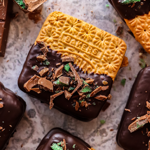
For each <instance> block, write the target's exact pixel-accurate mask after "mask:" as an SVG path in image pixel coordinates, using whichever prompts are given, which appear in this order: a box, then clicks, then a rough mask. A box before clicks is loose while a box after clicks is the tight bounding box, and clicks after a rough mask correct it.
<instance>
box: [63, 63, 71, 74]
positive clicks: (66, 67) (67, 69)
mask: <svg viewBox="0 0 150 150" xmlns="http://www.w3.org/2000/svg"><path fill="white" fill-rule="evenodd" d="M64 69H65V70H66V71H67V72H68V71H69V69H70V66H69V64H66V65H65V66H64Z"/></svg>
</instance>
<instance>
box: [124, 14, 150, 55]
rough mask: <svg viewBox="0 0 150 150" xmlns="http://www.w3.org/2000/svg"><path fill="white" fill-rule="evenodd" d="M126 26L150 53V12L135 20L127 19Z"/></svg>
mask: <svg viewBox="0 0 150 150" xmlns="http://www.w3.org/2000/svg"><path fill="white" fill-rule="evenodd" d="M125 22H126V24H127V25H128V27H129V28H130V30H131V31H132V33H133V34H134V36H135V39H136V40H137V41H138V42H139V43H140V44H141V45H142V46H143V48H144V49H145V50H146V51H147V52H148V53H150V12H149V13H148V14H145V15H143V16H137V17H136V18H134V19H131V20H128V19H125Z"/></svg>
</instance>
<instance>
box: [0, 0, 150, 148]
mask: <svg viewBox="0 0 150 150" xmlns="http://www.w3.org/2000/svg"><path fill="white" fill-rule="evenodd" d="M106 4H109V3H108V1H107V0H48V1H47V2H46V3H45V4H44V6H43V9H42V20H41V21H40V22H38V24H35V23H34V22H33V21H31V20H29V19H28V15H27V14H25V13H24V12H22V11H21V10H19V9H18V7H17V6H14V12H19V16H18V17H17V18H16V19H13V20H12V22H11V27H10V32H9V40H8V44H7V49H6V55H5V57H4V58H0V72H1V73H0V81H1V82H3V84H4V85H5V86H6V87H7V88H9V89H11V90H12V91H14V92H16V93H17V94H18V95H19V96H21V97H22V98H23V99H24V100H25V101H26V103H27V110H26V113H25V115H24V117H23V119H22V121H21V123H20V124H19V126H18V127H17V132H16V133H15V134H14V136H13V138H11V139H10V142H9V145H8V146H7V150H35V149H36V147H37V146H38V144H39V142H40V141H41V139H42V138H43V136H44V135H45V134H46V133H47V132H48V131H49V130H50V129H52V128H53V127H61V128H63V129H65V130H67V131H69V132H71V133H72V134H74V135H76V136H79V137H80V138H82V139H83V140H85V141H86V142H88V143H89V144H90V145H91V146H92V147H93V148H95V149H96V150H102V149H103V150H108V149H109V150H121V148H119V146H118V145H117V143H116V133H117V127H118V124H119V122H120V119H121V115H122V113H123V111H124V107H125V105H126V102H127V99H128V96H129V93H130V89H131V87H132V84H133V82H134V80H135V78H136V75H137V73H138V72H139V70H140V69H141V68H140V66H139V52H138V50H139V48H140V47H141V46H140V44H139V43H138V42H136V41H135V39H134V38H133V37H132V36H131V35H130V34H129V33H128V32H127V30H128V28H127V26H126V25H125V24H124V23H123V22H122V20H121V19H120V17H119V16H118V14H117V13H116V11H115V10H114V9H113V8H112V7H111V6H110V7H106ZM49 8H50V9H49ZM55 10H57V11H62V12H64V13H67V14H69V15H73V16H74V17H77V18H80V19H82V20H84V21H86V22H88V23H91V24H93V25H95V26H97V27H99V28H101V29H103V30H105V31H108V32H110V33H112V34H114V35H115V31H116V29H117V26H118V25H120V22H122V25H123V27H124V33H123V35H122V36H121V38H122V39H123V40H124V41H125V42H126V43H127V46H128V49H127V52H126V56H127V57H128V58H129V66H128V67H126V68H123V69H121V70H120V71H119V73H118V75H117V78H116V80H115V82H114V84H113V88H112V90H111V94H112V96H113V98H112V100H111V101H110V103H111V105H110V106H109V108H108V109H107V110H106V111H105V112H101V113H100V115H99V116H98V118H96V119H94V120H93V121H91V122H88V123H87V122H81V121H78V120H76V119H74V118H72V117H70V116H67V115H64V114H62V113H61V112H59V111H57V110H55V109H52V110H49V108H48V106H47V105H45V104H41V102H39V101H38V100H36V99H34V98H31V97H30V96H28V95H27V94H25V93H23V92H22V91H20V90H19V88H18V85H17V80H18V77H19V74H20V72H21V69H22V66H23V64H24V61H25V59H26V56H27V54H28V51H29V49H30V47H31V45H32V44H33V43H34V41H35V39H36V37H37V35H38V33H39V31H40V28H41V27H42V24H43V22H44V20H45V19H46V17H47V16H48V14H49V13H50V12H52V11H55ZM114 20H116V22H117V25H116V24H115V23H114ZM149 58H150V57H149V55H147V56H145V58H144V59H145V60H146V61H147V63H148V64H150V61H149V62H148V60H150V59H149ZM130 68H131V69H130ZM123 78H126V80H127V81H126V84H125V86H124V87H123V86H122V85H121V84H120V82H121V80H122V79H123ZM102 119H103V120H106V123H105V124H103V125H101V124H100V120H102ZM111 129H113V131H110V130H111Z"/></svg>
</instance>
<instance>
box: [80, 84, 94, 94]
mask: <svg viewBox="0 0 150 150" xmlns="http://www.w3.org/2000/svg"><path fill="white" fill-rule="evenodd" d="M91 91H92V90H91V88H90V87H89V86H86V87H85V88H83V89H82V90H81V93H87V92H91Z"/></svg>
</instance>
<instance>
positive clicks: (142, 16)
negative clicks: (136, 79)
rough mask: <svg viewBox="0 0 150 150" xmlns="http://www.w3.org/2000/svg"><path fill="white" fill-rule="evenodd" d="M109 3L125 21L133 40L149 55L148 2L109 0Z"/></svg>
mask: <svg viewBox="0 0 150 150" xmlns="http://www.w3.org/2000/svg"><path fill="white" fill-rule="evenodd" d="M109 2H110V3H111V4H112V5H113V6H114V8H115V9H116V11H117V12H118V13H119V14H120V16H121V17H122V18H123V19H124V20H125V22H126V24H127V25H128V27H129V28H130V30H131V31H132V33H133V35H134V37H135V39H136V40H137V41H138V42H139V43H140V44H141V45H142V46H143V48H144V49H145V50H146V51H147V52H148V53H150V39H149V33H150V30H149V26H150V22H149V15H150V13H149V12H150V3H149V0H139V1H137V0H132V1H131V0H119V1H118V0H109Z"/></svg>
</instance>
